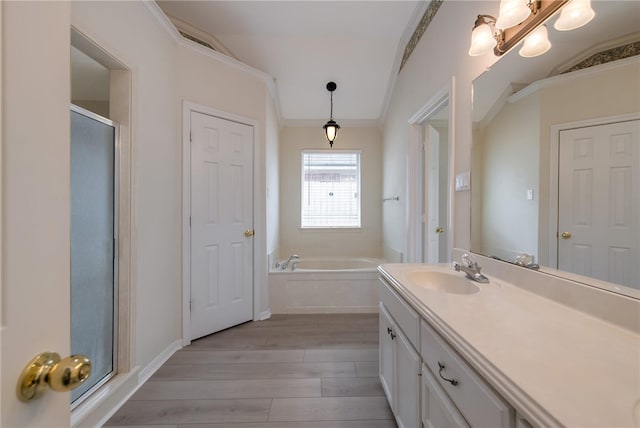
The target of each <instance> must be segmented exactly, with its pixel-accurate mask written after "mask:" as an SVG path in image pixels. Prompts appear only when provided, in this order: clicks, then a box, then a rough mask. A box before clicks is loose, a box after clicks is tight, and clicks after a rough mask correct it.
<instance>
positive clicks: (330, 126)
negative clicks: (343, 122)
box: [322, 82, 340, 147]
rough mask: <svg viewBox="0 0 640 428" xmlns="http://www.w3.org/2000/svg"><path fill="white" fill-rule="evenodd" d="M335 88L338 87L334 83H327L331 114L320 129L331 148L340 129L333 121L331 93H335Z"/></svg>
mask: <svg viewBox="0 0 640 428" xmlns="http://www.w3.org/2000/svg"><path fill="white" fill-rule="evenodd" d="M337 87H338V85H336V84H335V82H329V83H327V91H329V93H330V94H331V114H330V115H329V121H328V122H327V123H325V124H324V126H323V127H322V129H324V134H325V135H326V136H327V140H328V141H329V147H333V142H334V141H335V139H336V136H337V135H338V129H340V125H338V124H337V123H336V121H335V120H333V91H335V90H336V88H337Z"/></svg>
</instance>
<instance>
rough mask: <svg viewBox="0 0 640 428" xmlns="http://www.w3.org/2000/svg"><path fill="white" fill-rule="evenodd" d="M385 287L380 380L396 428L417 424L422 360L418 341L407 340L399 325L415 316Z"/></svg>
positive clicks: (382, 310)
mask: <svg viewBox="0 0 640 428" xmlns="http://www.w3.org/2000/svg"><path fill="white" fill-rule="evenodd" d="M387 287H388V286H386V285H384V284H383V285H382V286H381V293H380V294H381V296H382V297H381V301H380V326H379V328H380V362H379V364H380V366H379V367H380V382H381V383H382V387H383V389H384V392H385V395H386V396H387V400H388V401H389V406H390V407H391V410H392V412H393V414H394V415H395V417H396V422H397V423H398V427H399V428H414V427H418V426H419V424H420V388H421V385H420V375H421V373H420V370H421V363H422V361H421V359H420V355H419V354H418V352H417V351H416V348H418V346H417V345H418V344H417V343H412V342H411V341H410V340H409V338H408V336H407V335H406V334H405V332H404V331H403V329H402V324H405V326H406V325H407V324H406V322H407V321H409V322H410V324H411V325H413V324H414V322H415V323H418V322H419V318H418V316H417V313H415V311H413V309H411V308H409V307H406V303H404V302H402V301H401V300H400V298H399V297H398V296H395V295H394V294H395V293H394V292H393V291H392V290H391V289H389V288H387ZM385 288H386V289H385ZM383 289H385V290H383ZM387 305H388V306H387ZM392 313H393V315H392ZM416 325H417V324H416ZM418 338H419V336H418V335H415V339H418Z"/></svg>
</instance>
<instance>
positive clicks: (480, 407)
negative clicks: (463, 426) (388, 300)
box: [420, 321, 514, 428]
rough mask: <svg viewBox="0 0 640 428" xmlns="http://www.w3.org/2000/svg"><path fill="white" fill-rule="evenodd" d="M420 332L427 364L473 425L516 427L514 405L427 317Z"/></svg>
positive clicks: (422, 352) (424, 358)
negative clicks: (494, 387) (511, 405)
mask: <svg viewBox="0 0 640 428" xmlns="http://www.w3.org/2000/svg"><path fill="white" fill-rule="evenodd" d="M420 336H421V337H420V340H421V347H420V353H421V354H422V359H423V361H424V364H425V365H426V366H427V367H428V368H429V370H430V371H431V373H433V377H434V378H435V379H436V380H437V381H438V383H439V384H440V385H441V386H442V388H443V389H444V390H445V391H446V393H447V395H448V396H449V397H450V398H451V400H452V401H453V402H454V403H455V405H456V407H457V408H458V410H460V413H462V415H463V416H464V418H465V419H466V421H467V422H468V423H469V425H470V426H472V427H496V428H498V427H502V428H507V427H513V424H514V411H513V409H512V408H511V407H510V406H509V405H508V404H507V403H506V402H505V401H504V400H503V399H502V398H501V397H500V396H498V395H497V394H496V393H495V392H494V391H493V390H492V389H491V387H490V386H489V385H487V383H486V382H485V381H484V380H482V379H481V378H480V376H478V375H477V374H476V373H475V372H474V371H473V369H472V368H471V367H470V366H469V365H468V364H467V363H466V362H464V361H463V360H462V358H461V357H459V356H458V355H457V353H456V352H455V351H454V350H453V349H452V348H451V347H450V346H449V345H448V344H447V343H446V342H445V341H444V340H443V339H442V338H441V337H440V335H438V333H436V332H435V331H434V330H433V328H432V327H431V326H429V325H428V324H427V323H426V322H424V321H422V322H421V327H420ZM447 379H449V380H451V381H453V382H451V381H449V380H447ZM453 383H456V384H455V385H454V384H453Z"/></svg>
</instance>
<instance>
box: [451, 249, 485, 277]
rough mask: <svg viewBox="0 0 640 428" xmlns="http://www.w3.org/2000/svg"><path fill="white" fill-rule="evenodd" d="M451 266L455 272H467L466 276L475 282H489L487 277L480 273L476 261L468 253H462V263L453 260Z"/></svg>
mask: <svg viewBox="0 0 640 428" xmlns="http://www.w3.org/2000/svg"><path fill="white" fill-rule="evenodd" d="M453 268H454V269H455V270H456V272H460V271H462V272H464V273H466V274H467V278H469V279H472V280H473V281H476V282H481V283H483V284H486V283H488V282H489V278H487V277H486V276H484V275H483V274H481V273H480V266H478V263H477V262H476V261H474V260H473V258H471V256H470V255H469V254H463V255H462V264H460V263H458V262H453Z"/></svg>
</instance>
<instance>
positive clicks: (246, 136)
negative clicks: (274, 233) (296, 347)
mask: <svg viewBox="0 0 640 428" xmlns="http://www.w3.org/2000/svg"><path fill="white" fill-rule="evenodd" d="M184 113H185V122H184V127H185V136H187V138H188V145H185V152H184V173H183V175H184V181H185V183H184V189H185V191H184V196H185V199H184V210H185V219H186V220H187V221H188V225H187V226H188V227H187V228H186V231H185V235H184V237H185V242H184V257H185V259H184V261H183V263H184V264H183V266H184V269H185V282H184V284H183V287H184V296H185V303H187V304H186V305H185V306H184V307H185V315H184V318H183V322H184V328H183V330H184V338H183V342H184V344H185V345H186V344H188V343H190V341H191V340H193V339H197V338H199V337H202V336H206V335H209V334H211V333H214V332H217V331H220V330H223V329H226V328H228V327H231V326H234V325H237V324H240V323H243V322H246V321H250V320H253V319H254V318H255V312H254V311H255V303H256V301H257V300H258V296H257V294H258V293H256V287H255V284H256V281H255V274H254V272H255V267H254V265H255V263H254V260H255V257H256V255H255V249H256V246H255V245H254V226H253V225H254V171H253V165H254V129H255V125H254V124H251V123H247V122H248V121H245V120H238V118H229V117H228V115H225V114H223V113H220V112H215V111H212V110H210V109H207V108H202V107H197V106H194V105H191V104H185V110H184ZM234 119H235V120H234Z"/></svg>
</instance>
